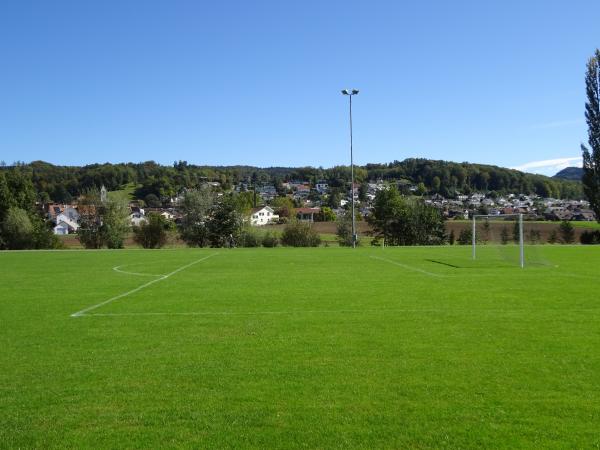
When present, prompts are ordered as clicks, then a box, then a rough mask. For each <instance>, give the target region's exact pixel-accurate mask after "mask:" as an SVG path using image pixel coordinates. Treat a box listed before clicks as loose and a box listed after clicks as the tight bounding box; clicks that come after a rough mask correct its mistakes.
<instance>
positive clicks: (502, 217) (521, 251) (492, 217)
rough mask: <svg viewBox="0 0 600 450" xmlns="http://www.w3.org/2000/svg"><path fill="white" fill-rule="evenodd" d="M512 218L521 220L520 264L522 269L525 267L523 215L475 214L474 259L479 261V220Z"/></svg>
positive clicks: (472, 236) (473, 231) (472, 234)
mask: <svg viewBox="0 0 600 450" xmlns="http://www.w3.org/2000/svg"><path fill="white" fill-rule="evenodd" d="M510 217H517V218H518V219H519V262H520V265H521V268H522V269H523V268H524V267H525V248H524V247H525V245H524V240H523V214H496V215H494V214H474V215H473V229H472V231H471V238H472V241H473V242H472V246H473V259H477V251H476V247H477V235H476V233H477V226H476V225H477V219H483V218H486V219H505V218H510Z"/></svg>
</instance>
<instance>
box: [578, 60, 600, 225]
mask: <svg viewBox="0 0 600 450" xmlns="http://www.w3.org/2000/svg"><path fill="white" fill-rule="evenodd" d="M585 89H586V94H587V102H586V104H585V118H586V120H587V124H588V144H589V148H588V147H586V146H585V145H583V144H582V145H581V150H582V151H583V178H582V181H583V190H584V192H585V195H586V196H587V198H588V200H589V201H590V205H591V207H592V209H593V210H594V212H595V213H596V217H597V218H598V221H599V222H600V50H599V49H596V52H595V54H594V56H593V57H592V58H590V60H589V61H588V64H587V72H586V75H585Z"/></svg>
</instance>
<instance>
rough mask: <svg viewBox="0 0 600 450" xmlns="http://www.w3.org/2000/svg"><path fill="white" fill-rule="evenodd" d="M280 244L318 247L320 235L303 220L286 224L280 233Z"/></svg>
mask: <svg viewBox="0 0 600 450" xmlns="http://www.w3.org/2000/svg"><path fill="white" fill-rule="evenodd" d="M281 244H282V245H286V246H289V247H318V246H319V244H321V237H320V236H319V235H318V234H317V232H316V231H315V230H313V229H312V228H311V226H310V224H308V223H305V222H292V223H290V224H288V225H287V226H286V227H285V229H284V230H283V234H282V235H281Z"/></svg>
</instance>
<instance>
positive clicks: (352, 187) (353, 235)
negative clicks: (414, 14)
mask: <svg viewBox="0 0 600 450" xmlns="http://www.w3.org/2000/svg"><path fill="white" fill-rule="evenodd" d="M348 97H350V179H351V186H350V193H351V195H352V248H356V217H355V215H354V156H353V154H352V95H349V96H348Z"/></svg>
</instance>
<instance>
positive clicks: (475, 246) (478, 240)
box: [471, 214, 545, 268]
mask: <svg viewBox="0 0 600 450" xmlns="http://www.w3.org/2000/svg"><path fill="white" fill-rule="evenodd" d="M527 218H528V217H527V216H525V215H523V214H501V215H475V216H473V219H472V223H471V246H472V258H473V260H475V261H477V262H478V263H482V264H483V263H487V264H494V265H498V264H502V265H507V266H513V267H514V266H518V267H522V268H524V267H526V266H528V265H540V264H541V265H545V264H544V262H543V261H542V260H541V259H540V252H538V251H537V248H536V246H537V245H539V244H542V243H543V242H544V241H543V236H542V231H541V230H540V229H539V228H538V227H537V226H536V225H537V224H536V223H535V222H533V221H531V220H527Z"/></svg>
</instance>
